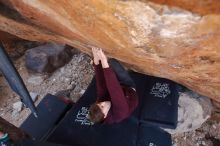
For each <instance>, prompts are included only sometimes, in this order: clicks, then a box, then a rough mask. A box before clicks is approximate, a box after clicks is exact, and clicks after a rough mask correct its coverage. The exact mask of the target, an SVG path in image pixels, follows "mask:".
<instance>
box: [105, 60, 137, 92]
mask: <svg viewBox="0 0 220 146" xmlns="http://www.w3.org/2000/svg"><path fill="white" fill-rule="evenodd" d="M108 62H109V64H110V66H111V68H112V69H113V71H114V72H115V74H116V76H117V78H118V81H119V83H120V84H121V85H124V86H128V87H132V88H136V85H135V83H134V81H133V79H132V78H131V77H130V75H129V73H128V72H127V70H125V69H124V67H123V66H122V65H121V64H120V63H119V62H118V61H117V60H116V59H114V58H111V59H109V61H108Z"/></svg>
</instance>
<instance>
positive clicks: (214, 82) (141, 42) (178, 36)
mask: <svg viewBox="0 0 220 146" xmlns="http://www.w3.org/2000/svg"><path fill="white" fill-rule="evenodd" d="M0 2H2V5H4V4H5V5H4V6H1V5H0V8H1V9H0V21H1V23H0V30H1V31H5V32H8V33H10V34H13V35H16V36H18V37H21V38H23V39H27V40H32V41H48V42H58V43H65V44H69V45H70V46H73V47H75V48H78V49H80V50H81V51H83V52H85V53H88V54H91V47H92V46H96V47H101V48H104V51H105V52H106V54H107V55H108V56H109V57H114V58H116V59H118V60H120V61H122V62H123V63H124V64H126V66H127V67H128V68H130V69H133V70H136V71H138V72H141V73H145V74H149V75H154V76H158V77H163V78H167V79H170V80H174V81H176V82H178V83H180V84H182V85H185V86H187V87H188V88H190V89H192V90H194V91H196V92H198V93H199V94H202V95H205V96H207V97H210V98H212V99H214V100H216V101H220V90H219V89H220V76H219V73H220V54H219V53H218V52H220V45H219V42H220V14H219V10H220V4H219V1H218V0H209V1H207V2H205V1H201V0H191V1H186V0H177V1H172V2H169V1H164V0H151V2H149V1H147V0H126V1H125V0H124V1H122V0H112V1H110V0H109V1H106V0H95V1H89V0H86V1H82V0H68V1H56V2H55V1H40V0H35V1H21V0H8V1H7V2H6V1H5V0H0ZM7 6H9V7H10V8H8V9H3V7H7ZM12 14H13V15H12ZM15 16H16V17H15Z"/></svg>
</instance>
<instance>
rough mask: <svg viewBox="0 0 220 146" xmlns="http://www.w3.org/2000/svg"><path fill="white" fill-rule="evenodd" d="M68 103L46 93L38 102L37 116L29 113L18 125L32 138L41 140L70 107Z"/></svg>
mask: <svg viewBox="0 0 220 146" xmlns="http://www.w3.org/2000/svg"><path fill="white" fill-rule="evenodd" d="M70 106H71V105H70V103H67V102H66V101H64V100H62V99H61V98H58V97H56V96H53V95H51V94H47V95H46V96H45V97H44V98H43V99H42V101H41V102H40V103H39V104H38V106H37V110H38V118H35V117H34V115H33V114H31V115H30V116H29V117H28V118H27V119H26V120H25V121H24V123H23V124H22V125H21V126H20V128H21V129H23V130H24V131H26V132H27V133H28V134H29V135H30V136H31V137H32V138H33V139H35V140H43V139H45V137H46V136H47V135H48V133H49V132H50V131H51V130H52V129H53V128H54V126H55V125H56V124H57V123H58V122H59V121H60V120H61V119H62V117H63V116H64V114H65V113H66V111H67V110H68V109H69V108H70Z"/></svg>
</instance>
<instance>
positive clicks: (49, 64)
mask: <svg viewBox="0 0 220 146" xmlns="http://www.w3.org/2000/svg"><path fill="white" fill-rule="evenodd" d="M71 58H72V52H71V50H70V48H69V47H68V46H66V45H60V44H54V43H49V44H45V45H42V46H38V47H35V48H32V49H29V50H27V51H26V53H25V63H26V67H27V69H28V70H30V71H33V72H36V73H51V72H53V71H55V70H56V69H57V68H59V67H61V66H63V65H65V64H66V63H68V62H69V61H70V60H71Z"/></svg>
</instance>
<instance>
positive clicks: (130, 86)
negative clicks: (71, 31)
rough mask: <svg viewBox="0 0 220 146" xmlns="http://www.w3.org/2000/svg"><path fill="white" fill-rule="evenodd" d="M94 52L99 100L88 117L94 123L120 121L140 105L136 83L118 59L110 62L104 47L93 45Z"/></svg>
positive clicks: (90, 109)
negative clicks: (103, 49)
mask: <svg viewBox="0 0 220 146" xmlns="http://www.w3.org/2000/svg"><path fill="white" fill-rule="evenodd" d="M92 53H93V65H94V68H95V78H96V97H97V100H96V102H95V103H93V104H92V105H91V106H90V108H89V115H88V118H89V119H90V121H92V122H94V123H104V124H112V123H118V122H120V121H122V120H124V119H126V118H127V117H129V115H130V114H131V113H132V112H133V111H134V109H135V108H136V107H137V105H138V97H137V94H136V89H135V84H134V82H133V80H132V79H131V77H130V76H129V74H128V72H127V71H126V70H125V69H124V68H123V67H122V66H121V64H120V63H119V62H118V61H117V60H115V59H109V63H108V60H107V57H106V56H105V54H104V53H103V51H102V49H99V48H94V47H93V48H92ZM109 64H110V65H109Z"/></svg>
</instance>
